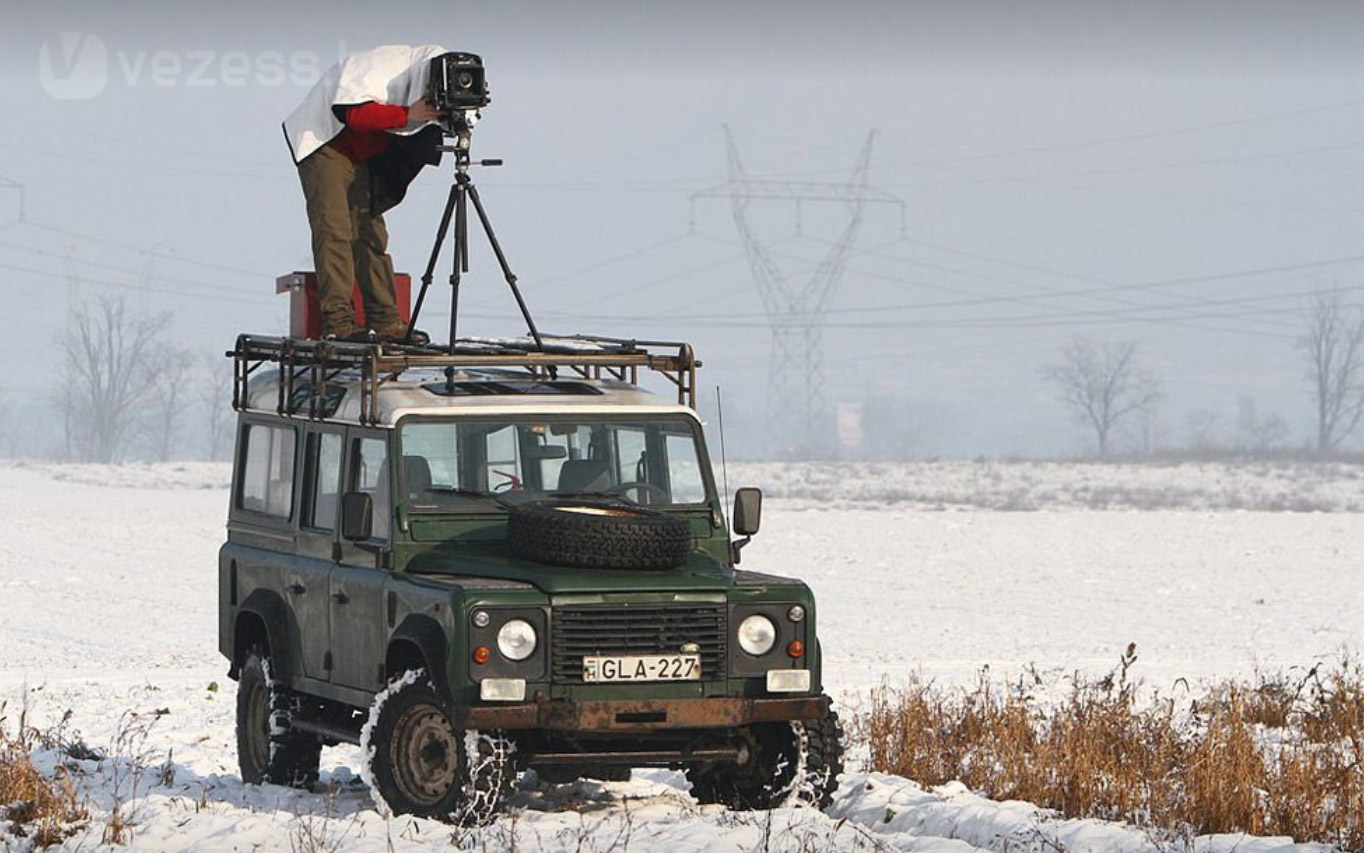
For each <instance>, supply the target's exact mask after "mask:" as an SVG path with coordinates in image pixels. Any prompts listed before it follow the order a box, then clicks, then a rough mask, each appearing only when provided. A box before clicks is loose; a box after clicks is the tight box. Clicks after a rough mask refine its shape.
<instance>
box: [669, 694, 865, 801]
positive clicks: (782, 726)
mask: <svg viewBox="0 0 1364 853" xmlns="http://www.w3.org/2000/svg"><path fill="white" fill-rule="evenodd" d="M750 734H751V744H750V745H751V748H752V750H753V752H752V757H751V758H750V760H749V763H748V764H747V765H745V766H740V765H737V764H735V763H734V762H722V763H719V764H715V765H710V766H701V767H692V768H688V770H687V778H688V779H689V780H691V783H692V791H691V792H692V796H694V797H695V798H696V800H697V802H700V803H720V804H722V805H725V806H728V807H729V808H732V809H743V810H747V809H772V808H779V807H783V806H811V807H814V808H817V809H826V808H828V807H829V805H830V804H831V803H832V802H833V794H834V791H836V790H837V789H838V777H839V775H840V774H842V772H843V744H842V729H841V728H840V727H839V724H838V715H837V714H835V713H834V712H832V711H830V712H829V715H828V716H827V717H824V718H822V719H818V720H807V721H805V722H799V721H793V722H790V723H761V724H758V725H756V726H753V727H751V730H750Z"/></svg>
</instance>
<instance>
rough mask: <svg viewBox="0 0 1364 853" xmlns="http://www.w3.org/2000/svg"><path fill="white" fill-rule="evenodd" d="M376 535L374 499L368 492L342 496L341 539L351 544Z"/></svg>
mask: <svg viewBox="0 0 1364 853" xmlns="http://www.w3.org/2000/svg"><path fill="white" fill-rule="evenodd" d="M373 535H374V498H373V497H372V496H370V495H369V494H368V493H367V492H347V493H346V494H344V495H342V496H341V538H342V539H345V540H347V541H350V542H358V541H360V540H363V539H369V538H370V537H371V536H373Z"/></svg>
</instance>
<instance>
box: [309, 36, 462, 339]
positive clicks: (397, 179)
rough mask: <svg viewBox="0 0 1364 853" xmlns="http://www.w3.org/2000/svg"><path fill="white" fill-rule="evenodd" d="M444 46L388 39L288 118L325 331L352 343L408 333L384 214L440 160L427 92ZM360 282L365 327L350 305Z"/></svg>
mask: <svg viewBox="0 0 1364 853" xmlns="http://www.w3.org/2000/svg"><path fill="white" fill-rule="evenodd" d="M443 53H446V50H445V49H444V48H442V47H439V46H436V45H424V46H421V47H410V46H407V45H387V46H384V47H379V48H375V49H373V50H367V51H361V52H359V53H355V54H352V55H350V56H348V57H347V58H346V59H344V60H343V61H341V62H340V63H338V64H337V65H334V66H332V67H331V68H330V69H328V71H327V73H326V74H324V75H323V76H322V79H321V80H319V81H318V82H317V84H316V85H314V86H313V88H312V90H311V91H310V92H309V93H308V96H307V97H306V98H305V99H304V101H303V103H302V104H300V105H299V107H298V108H297V109H296V110H294V112H293V113H292V114H291V115H290V116H289V118H287V119H286V120H285V121H284V136H285V139H286V141H287V142H288V143H289V150H290V153H291V154H292V155H293V159H294V163H295V164H296V165H297V166H298V174H299V179H300V181H301V182H302V184H303V195H304V198H305V199H306V202H307V211H308V224H309V226H310V227H311V229H312V246H313V261H314V264H315V265H316V269H317V279H318V297H319V302H320V303H321V313H322V336H323V337H326V338H335V339H337V340H346V341H370V340H374V339H375V338H377V339H379V340H383V341H401V340H404V339H407V340H408V341H410V342H411V343H417V344H423V343H426V342H427V336H426V335H425V334H424V333H422V332H418V331H415V330H414V331H413V332H412V333H411V335H410V337H409V335H408V328H407V324H405V323H404V322H403V321H402V319H401V316H400V314H399V311H398V305H397V296H396V289H395V286H394V283H393V261H392V259H391V258H390V257H389V256H388V230H387V229H386V228H385V226H384V218H383V213H384V211H386V210H388V209H389V208H392V207H393V206H394V205H396V204H398V202H400V201H401V200H402V198H403V196H404V195H405V194H406V191H407V185H408V184H409V183H410V182H411V181H412V179H413V178H415V177H416V175H417V173H418V172H419V171H421V169H422V167H423V166H426V165H434V164H436V163H438V162H439V160H440V148H439V146H440V142H441V131H440V128H439V127H438V126H437V125H435V124H434V123H433V122H435V121H436V120H437V118H438V114H437V111H436V110H435V109H434V108H433V107H432V106H431V105H430V104H428V103H427V102H426V100H425V99H424V98H423V97H422V95H423V93H424V91H425V88H426V77H427V70H428V65H429V62H430V60H431V58H432V57H435V56H438V55H440V54H443ZM357 283H358V284H359V287H360V294H361V297H362V300H363V307H364V325H363V326H362V325H361V324H360V322H359V321H358V319H357V317H356V315H355V311H354V308H353V305H352V293H353V289H354V287H355V285H356V284H357Z"/></svg>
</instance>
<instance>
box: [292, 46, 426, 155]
mask: <svg viewBox="0 0 1364 853" xmlns="http://www.w3.org/2000/svg"><path fill="white" fill-rule="evenodd" d="M449 52H450V51H448V50H446V49H445V48H443V47H441V46H440V45H435V44H425V45H420V46H418V47H413V46H411V45H406V44H388V45H384V46H383V47H376V48H374V49H372V50H362V51H359V52H358V53H353V54H351V55H350V56H348V57H346V58H345V59H343V60H341V61H340V62H338V63H337V64H335V65H333V66H332V67H331V68H328V69H327V71H326V73H325V74H323V75H322V78H321V79H320V80H318V81H317V83H316V84H314V85H313V88H312V89H311V90H309V92H308V95H307V97H305V98H304V99H303V103H301V104H299V105H298V108H297V109H295V110H294V111H293V112H292V113H290V114H289V117H288V118H286V119H285V120H284V138H285V140H286V141H288V143H289V151H290V153H292V154H293V157H294V162H295V163H299V162H302V160H303V159H304V158H305V157H307V156H308V155H309V154H311V153H313V152H314V151H316V150H317V149H319V148H321V147H322V146H323V145H326V144H327V143H328V142H331V141H332V140H333V139H334V138H336V135H337V134H338V133H340V132H341V131H342V130H343V129H344V128H345V125H343V124H342V123H341V120H340V119H338V118H337V117H336V112H335V110H333V109H332V108H333V107H337V106H355V105H356V104H363V103H367V102H369V101H376V102H378V103H381V104H397V105H399V106H404V107H410V106H411V105H413V104H415V103H416V102H417V101H419V100H421V98H422V96H423V95H425V94H426V78H427V74H428V71H429V69H430V66H431V60H432V59H434V58H435V57H437V56H440V55H441V54H442V53H449ZM428 124H429V123H428ZM425 126H426V125H421V126H418V127H406V128H400V129H397V130H391V131H389V133H396V134H399V135H402V136H410V135H411V134H414V133H416V132H417V131H419V130H421V129H422V127H425Z"/></svg>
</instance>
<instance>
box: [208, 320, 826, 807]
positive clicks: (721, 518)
mask: <svg viewBox="0 0 1364 853" xmlns="http://www.w3.org/2000/svg"><path fill="white" fill-rule="evenodd" d="M448 349H449V350H450V351H441V350H433V349H416V348H403V347H394V346H387V347H386V346H384V345H380V344H347V343H332V342H325V341H310V340H303V339H298V338H281V337H265V336H250V335H243V336H241V337H240V338H239V339H238V340H237V343H236V347H235V348H234V350H233V351H232V352H231V353H229V355H230V356H232V357H233V359H234V362H235V370H236V372H235V381H234V392H233V405H234V407H235V408H236V410H237V412H238V426H237V441H236V454H235V465H234V471H233V478H232V500H231V507H230V510H229V516H228V525H227V542H226V543H225V544H224V545H223V547H222V550H221V556H220V560H219V595H220V611H219V612H220V622H219V634H220V638H219V639H220V649H221V651H222V653H223V655H225V656H226V657H227V659H228V660H229V661H230V664H231V668H230V675H231V677H232V678H234V679H236V680H237V682H238V692H237V751H238V757H239V760H240V764H241V774H242V778H243V780H244V781H246V782H249V783H261V782H272V783H276V784H284V785H295V786H303V787H306V786H309V785H311V784H312V783H313V782H315V781H316V779H317V775H318V763H319V754H320V752H321V749H322V747H323V746H327V745H334V744H337V743H352V744H359V745H360V746H361V748H362V754H363V756H364V759H363V760H364V766H363V768H362V776H363V778H364V779H365V781H366V782H367V783H368V784H369V786H370V789H371V791H372V792H373V795H374V798H375V801H376V803H377V804H378V806H379V808H380V810H381V811H387V812H389V813H399V814H401V813H408V814H415V815H422V816H430V817H436V818H440V819H443V820H452V821H461V822H473V823H477V822H481V821H486V820H488V819H490V818H491V817H492V816H493V815H495V814H496V813H497V811H498V809H499V808H500V807H501V806H502V805H503V804H504V802H505V801H506V799H507V797H508V796H509V795H510V794H511V792H512V791H513V790H514V787H515V782H516V779H517V777H518V774H519V773H521V772H522V771H524V770H527V769H530V770H533V771H534V772H535V774H536V775H537V777H538V778H539V779H540V780H542V781H546V782H550V783H554V782H564V781H570V780H573V779H576V778H578V777H580V776H591V777H594V778H598V779H606V780H612V779H622V778H628V775H629V772H630V768H632V767H671V768H675V769H680V770H684V771H685V772H686V775H687V778H688V779H689V780H690V782H691V785H692V794H693V795H694V796H695V797H696V799H697V800H699V801H700V802H702V803H724V804H727V805H729V806H731V807H734V808H744V809H750V808H770V807H773V806H777V805H782V804H808V805H814V806H824V805H827V804H828V802H829V800H830V797H831V795H832V792H833V791H834V789H835V787H836V784H837V777H838V774H839V773H840V772H841V770H842V746H841V743H840V730H839V725H838V720H837V718H836V716H835V715H834V713H833V711H832V710H831V709H830V701H829V698H828V697H827V696H826V695H824V693H823V690H822V684H821V672H820V645H819V639H818V636H817V635H816V630H815V629H816V610H815V602H814V599H813V598H812V596H811V593H810V590H809V588H808V587H807V586H805V585H804V584H803V583H801V582H800V581H797V580H793V579H790V578H786V577H779V576H776V575H770V574H760V573H757V572H749V571H743V570H740V569H737V568H736V566H735V564H736V563H738V561H739V549H740V547H742V545H743V544H744V543H745V542H747V538H744V539H740V540H738V541H731V538H730V537H731V532H732V533H733V534H735V535H737V536H742V537H749V536H751V535H752V534H753V533H755V532H756V531H757V529H758V521H759V513H760V509H761V493H760V492H758V490H756V489H740V490H739V491H738V493H737V494H736V496H735V501H734V511H733V514H732V531H731V529H729V527H728V526H727V524H726V517H725V512H724V508H725V507H724V504H723V502H722V498H721V496H720V495H719V494H718V493H717V490H716V484H715V480H714V476H713V474H712V469H711V462H710V458H709V457H708V455H707V453H706V446H705V441H704V438H703V434H702V428H701V423H700V421H699V420H698V418H697V415H696V412H695V411H694V405H695V381H696V368H697V367H698V362H697V361H696V360H695V358H694V357H693V354H692V351H691V348H690V347H688V346H686V345H685V344H666V343H646V342H636V341H620V340H608V339H596V338H594V339H584V338H556V339H545V340H544V341H543V342H541V343H540V344H537V345H535V346H528V345H526V342H524V341H519V340H516V339H510V340H484V341H461V342H460V343H459V345H458V346H456V347H452V348H448ZM641 371H643V372H644V375H645V376H646V377H647V376H651V375H652V376H656V377H662V378H665V379H667V380H669V381H670V382H671V383H672V386H674V387H675V388H676V390H677V398H676V400H675V401H674V400H672V399H670V398H667V397H663V396H660V395H656V394H654V393H651V392H649V391H646V390H645V389H644V388H642V387H641V385H640V383H639V380H640V375H641Z"/></svg>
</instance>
